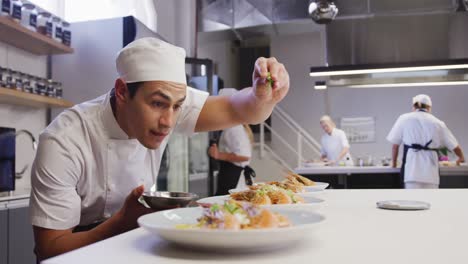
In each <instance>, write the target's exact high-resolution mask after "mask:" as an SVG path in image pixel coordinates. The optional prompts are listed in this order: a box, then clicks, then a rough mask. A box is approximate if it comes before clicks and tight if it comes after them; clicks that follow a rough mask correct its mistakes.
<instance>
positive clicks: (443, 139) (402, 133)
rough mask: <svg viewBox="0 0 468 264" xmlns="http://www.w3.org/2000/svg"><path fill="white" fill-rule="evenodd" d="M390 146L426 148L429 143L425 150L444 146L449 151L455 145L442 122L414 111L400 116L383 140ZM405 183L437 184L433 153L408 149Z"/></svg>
mask: <svg viewBox="0 0 468 264" xmlns="http://www.w3.org/2000/svg"><path fill="white" fill-rule="evenodd" d="M387 140H388V141H390V142H391V143H392V144H396V145H400V144H402V143H403V144H405V145H411V144H420V145H422V146H424V145H426V143H427V142H429V141H430V140H432V142H431V144H430V145H429V146H428V147H429V148H435V149H438V148H442V147H443V146H446V147H447V148H448V149H450V150H452V149H454V148H456V147H457V146H458V142H457V140H456V139H455V137H454V136H453V134H452V132H450V130H449V129H448V128H447V126H446V125H445V123H444V122H442V121H440V120H439V119H437V118H436V117H435V116H433V115H432V114H430V113H427V112H424V111H414V112H411V113H406V114H403V115H401V116H400V117H399V118H398V119H397V121H396V122H395V124H394V125H393V128H392V130H391V131H390V133H389V134H388V136H387ZM404 180H405V182H423V183H430V184H439V164H438V156H437V153H436V152H435V151H425V150H420V151H417V150H415V149H409V150H408V153H407V156H406V165H405V179H404Z"/></svg>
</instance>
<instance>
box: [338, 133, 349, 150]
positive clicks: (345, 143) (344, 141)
mask: <svg viewBox="0 0 468 264" xmlns="http://www.w3.org/2000/svg"><path fill="white" fill-rule="evenodd" d="M340 141H341V145H342V146H343V148H349V141H348V138H346V133H345V132H344V131H341V133H340Z"/></svg>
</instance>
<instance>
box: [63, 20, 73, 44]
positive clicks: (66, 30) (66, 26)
mask: <svg viewBox="0 0 468 264" xmlns="http://www.w3.org/2000/svg"><path fill="white" fill-rule="evenodd" d="M62 43H63V44H65V45H67V46H69V47H70V46H71V30H70V23H68V22H66V21H63V22H62Z"/></svg>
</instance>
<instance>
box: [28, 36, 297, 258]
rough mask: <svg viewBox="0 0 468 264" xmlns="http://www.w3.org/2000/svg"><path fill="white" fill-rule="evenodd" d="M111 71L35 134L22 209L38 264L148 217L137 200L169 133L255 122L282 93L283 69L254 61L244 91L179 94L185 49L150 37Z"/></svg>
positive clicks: (127, 50) (183, 89)
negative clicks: (26, 207) (100, 90)
mask: <svg viewBox="0 0 468 264" xmlns="http://www.w3.org/2000/svg"><path fill="white" fill-rule="evenodd" d="M116 66H117V72H118V76H119V77H118V78H117V79H116V80H115V84H114V87H113V88H112V89H111V90H110V91H109V92H108V93H106V94H104V95H102V96H100V97H98V98H96V99H93V100H91V101H87V102H84V103H81V104H78V105H75V106H74V107H72V108H71V109H67V110H65V111H64V112H62V113H61V114H60V115H59V116H58V117H57V118H56V119H55V120H54V121H53V122H52V123H51V124H50V125H49V126H48V127H47V128H46V129H45V130H44V132H42V133H41V135H40V140H39V147H38V150H37V155H36V157H35V160H34V165H33V169H32V171H31V184H32V190H31V203H30V215H31V221H32V225H33V231H34V237H35V241H36V250H35V251H36V253H37V256H38V259H39V260H42V259H45V258H49V257H52V256H55V255H58V254H61V253H65V252H68V251H71V250H73V249H76V248H80V247H83V246H86V245H89V244H91V243H94V242H97V241H100V240H103V239H106V238H108V237H111V236H115V235H117V234H120V233H123V232H126V231H128V230H131V229H133V228H136V227H138V224H137V219H138V217H140V216H141V215H144V214H147V213H150V212H152V211H153V210H150V209H148V208H146V207H144V206H143V205H142V204H140V203H139V202H138V198H139V197H140V196H141V195H142V193H143V191H144V189H149V188H150V187H151V186H152V185H154V184H155V183H156V182H157V179H158V177H157V176H158V172H159V167H160V163H161V156H162V155H163V152H164V149H165V147H166V146H167V143H168V141H169V138H170V136H171V135H172V133H182V134H185V135H192V134H193V133H195V132H202V131H210V130H222V129H225V128H228V127H233V126H236V125H239V124H244V123H259V122H263V121H264V120H265V119H266V118H267V117H268V116H270V115H271V112H272V111H273V108H274V106H275V105H276V104H277V103H278V102H279V101H281V100H282V99H283V98H284V96H286V93H287V92H288V90H289V75H288V73H287V71H286V69H285V68H284V66H283V64H281V63H279V62H278V61H277V60H276V59H275V58H259V59H257V61H256V62H255V65H254V71H253V75H252V87H250V88H246V89H244V90H242V91H241V92H239V93H236V94H235V95H232V96H230V97H225V96H208V93H206V92H203V91H200V90H196V89H193V88H191V87H188V86H187V85H186V78H185V50H184V49H182V48H179V47H176V46H173V45H171V44H169V43H166V42H164V41H162V40H159V39H156V38H142V39H138V40H135V41H134V42H132V43H130V44H129V45H127V46H126V47H124V48H123V49H122V50H121V51H120V52H119V54H118V55H117V58H116ZM109 67H110V66H109ZM269 74H270V75H271V77H272V79H273V81H274V86H273V87H270V86H269V85H267V82H268V81H267V78H268V76H269Z"/></svg>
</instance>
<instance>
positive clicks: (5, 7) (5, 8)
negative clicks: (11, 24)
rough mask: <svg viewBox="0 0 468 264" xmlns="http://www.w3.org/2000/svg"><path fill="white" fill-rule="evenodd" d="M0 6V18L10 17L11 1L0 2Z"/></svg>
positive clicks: (2, 0)
mask: <svg viewBox="0 0 468 264" xmlns="http://www.w3.org/2000/svg"><path fill="white" fill-rule="evenodd" d="M1 2H2V6H1V9H0V16H10V14H11V11H10V10H11V1H10V0H1Z"/></svg>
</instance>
